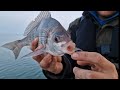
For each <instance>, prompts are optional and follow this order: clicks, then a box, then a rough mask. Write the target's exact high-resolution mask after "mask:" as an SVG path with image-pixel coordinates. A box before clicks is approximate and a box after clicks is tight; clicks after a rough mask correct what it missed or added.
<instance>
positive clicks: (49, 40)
mask: <svg viewBox="0 0 120 90" xmlns="http://www.w3.org/2000/svg"><path fill="white" fill-rule="evenodd" d="M24 36H25V38H23V39H22V40H17V41H14V42H10V43H7V44H4V45H3V46H2V47H4V48H8V49H10V50H12V51H13V53H14V55H15V59H17V57H18V56H19V53H20V51H21V49H22V48H23V47H24V46H30V45H31V42H32V41H33V40H34V39H35V38H36V37H39V43H38V45H40V44H42V45H43V48H42V49H38V50H36V51H34V52H31V53H29V54H27V55H25V56H23V57H28V56H37V55H40V54H43V53H46V52H47V53H50V54H52V55H54V56H62V55H64V54H65V53H68V54H70V53H72V52H74V51H75V50H77V48H76V49H75V44H74V43H73V42H72V40H71V38H70V35H69V33H68V32H67V31H66V30H65V29H64V27H63V26H62V25H61V24H60V23H59V22H58V21H57V20H56V19H54V18H52V17H51V14H50V12H49V11H41V12H40V14H39V15H38V16H37V17H36V18H35V20H34V21H32V22H31V23H30V24H29V25H28V26H27V28H26V30H25V32H24Z"/></svg>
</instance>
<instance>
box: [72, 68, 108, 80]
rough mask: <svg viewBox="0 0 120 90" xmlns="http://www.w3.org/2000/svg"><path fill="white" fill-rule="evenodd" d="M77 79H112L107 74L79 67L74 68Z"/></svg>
mask: <svg viewBox="0 0 120 90" xmlns="http://www.w3.org/2000/svg"><path fill="white" fill-rule="evenodd" d="M73 72H74V74H75V78H76V79H107V78H110V77H108V76H107V75H106V74H104V73H101V72H96V71H91V70H85V69H80V68H78V67H74V68H73Z"/></svg>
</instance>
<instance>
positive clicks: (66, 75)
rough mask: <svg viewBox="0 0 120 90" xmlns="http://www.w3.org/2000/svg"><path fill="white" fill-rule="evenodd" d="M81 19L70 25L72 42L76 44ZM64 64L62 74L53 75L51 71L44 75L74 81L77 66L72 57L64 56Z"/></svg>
mask: <svg viewBox="0 0 120 90" xmlns="http://www.w3.org/2000/svg"><path fill="white" fill-rule="evenodd" d="M79 21H80V18H77V19H76V20H75V21H73V22H72V23H70V25H69V28H68V30H67V31H68V32H69V33H70V35H71V39H72V41H73V42H74V43H75V42H76V30H77V28H78V24H79ZM62 64H63V71H62V72H61V73H60V74H53V73H51V72H49V71H46V70H43V73H44V75H45V76H46V77H47V78H48V79H73V78H74V74H73V67H74V66H75V61H73V60H72V59H71V56H70V55H64V56H63V57H62Z"/></svg>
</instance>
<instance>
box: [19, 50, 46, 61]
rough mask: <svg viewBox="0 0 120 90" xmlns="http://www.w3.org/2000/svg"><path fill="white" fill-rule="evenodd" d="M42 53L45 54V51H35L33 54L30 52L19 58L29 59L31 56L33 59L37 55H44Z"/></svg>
mask: <svg viewBox="0 0 120 90" xmlns="http://www.w3.org/2000/svg"><path fill="white" fill-rule="evenodd" d="M44 53H45V49H38V50H36V51H34V52H31V53H29V54H27V55H25V56H23V57H21V59H22V58H26V57H31V56H32V57H35V56H38V55H41V54H44Z"/></svg>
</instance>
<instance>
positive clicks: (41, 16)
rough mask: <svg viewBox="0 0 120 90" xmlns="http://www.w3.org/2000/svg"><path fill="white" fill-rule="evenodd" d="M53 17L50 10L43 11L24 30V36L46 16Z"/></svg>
mask: <svg viewBox="0 0 120 90" xmlns="http://www.w3.org/2000/svg"><path fill="white" fill-rule="evenodd" d="M49 17H51V14H50V12H49V11H41V12H40V13H39V15H38V16H37V17H36V18H35V20H34V21H31V22H30V24H29V25H28V26H27V28H26V29H25V32H24V36H27V35H28V34H29V33H30V32H31V31H32V30H34V28H35V27H36V26H37V25H38V24H39V23H40V22H41V21H42V20H43V19H45V18H49Z"/></svg>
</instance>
